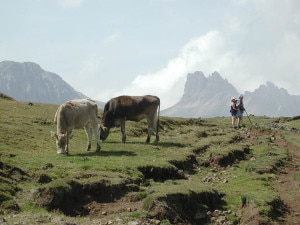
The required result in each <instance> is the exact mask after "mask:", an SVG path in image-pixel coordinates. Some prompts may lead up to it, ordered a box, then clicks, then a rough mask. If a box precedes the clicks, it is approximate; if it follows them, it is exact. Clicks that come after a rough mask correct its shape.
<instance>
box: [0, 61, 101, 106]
mask: <svg viewBox="0 0 300 225" xmlns="http://www.w3.org/2000/svg"><path fill="white" fill-rule="evenodd" d="M0 92H2V93H4V94H6V95H8V96H10V97H12V98H14V99H16V100H18V101H30V102H42V103H50V104H61V103H63V102H66V101H68V100H70V99H76V98H88V97H87V96H86V95H84V94H82V93H80V92H78V91H76V90H74V88H72V87H71V86H70V85H69V84H68V83H67V82H65V81H64V80H63V79H62V78H61V77H60V76H58V75H57V74H55V73H51V72H47V71H45V70H43V69H42V68H41V67H40V66H39V65H38V64H36V63H32V62H24V63H19V62H13V61H3V62H0ZM97 103H98V105H101V106H103V105H104V103H102V102H99V101H97Z"/></svg>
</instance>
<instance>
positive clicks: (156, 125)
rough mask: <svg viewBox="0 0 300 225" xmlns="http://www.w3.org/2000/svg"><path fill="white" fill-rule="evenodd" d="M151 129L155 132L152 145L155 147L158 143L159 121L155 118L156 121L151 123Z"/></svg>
mask: <svg viewBox="0 0 300 225" xmlns="http://www.w3.org/2000/svg"><path fill="white" fill-rule="evenodd" d="M153 127H154V130H155V132H156V133H155V141H154V144H155V145H157V143H158V141H159V134H158V130H159V119H158V118H156V121H155V122H154V123H153Z"/></svg>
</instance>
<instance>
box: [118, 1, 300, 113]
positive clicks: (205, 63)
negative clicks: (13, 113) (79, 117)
mask: <svg viewBox="0 0 300 225" xmlns="http://www.w3.org/2000/svg"><path fill="white" fill-rule="evenodd" d="M239 2H240V3H243V4H244V1H239ZM255 3H256V11H255V13H254V14H253V16H251V17H248V16H247V15H239V16H233V15H228V17H227V19H226V21H225V23H224V25H223V27H220V28H219V29H218V30H213V31H209V32H207V33H206V34H204V35H202V36H200V37H198V38H195V39H193V40H191V41H190V42H189V43H187V44H186V45H185V46H183V48H182V49H181V50H180V52H179V54H178V56H177V57H176V58H173V59H171V60H169V62H168V63H167V65H166V66H165V67H164V68H162V69H160V70H159V71H156V72H153V73H148V74H140V75H138V76H137V77H136V78H135V79H134V80H133V81H132V83H131V84H130V86H128V87H126V88H124V89H123V90H122V91H120V92H118V94H124V93H125V94H134V95H140V94H141V95H142V94H156V95H158V96H159V97H160V98H161V99H162V108H167V107H169V106H172V105H174V104H175V103H177V102H178V101H179V100H180V97H181V96H182V94H183V89H184V81H185V78H186V75H187V73H193V72H195V71H197V70H199V71H202V72H204V74H206V75H209V74H211V73H212V72H214V71H218V72H220V74H221V75H222V76H223V78H226V79H227V80H228V81H229V82H230V83H232V84H233V85H234V86H235V87H236V88H237V89H238V91H240V92H241V93H242V92H244V91H253V90H254V89H256V88H258V87H259V85H261V84H264V83H265V82H267V81H271V82H274V83H275V85H277V86H279V87H282V88H286V89H287V90H288V91H289V93H290V94H300V93H299V90H298V85H297V83H298V84H299V82H300V76H299V73H300V66H299V63H297V61H298V60H299V57H298V55H299V52H300V38H299V31H298V30H299V29H296V28H297V27H299V25H300V24H299V22H300V20H299V16H298V14H299V13H298V12H297V11H299V10H298V9H299V7H298V9H296V10H294V9H293V7H292V5H289V6H284V4H285V3H284V1H276V2H275V5H276V7H274V6H272V4H273V1H255ZM281 6H283V9H284V10H282V11H280V9H281ZM279 12H281V13H279ZM297 13H298V14H297ZM278 15H280V16H278Z"/></svg>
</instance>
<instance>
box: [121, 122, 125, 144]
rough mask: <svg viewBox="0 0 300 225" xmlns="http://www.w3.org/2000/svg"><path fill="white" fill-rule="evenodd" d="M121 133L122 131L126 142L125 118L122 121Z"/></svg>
mask: <svg viewBox="0 0 300 225" xmlns="http://www.w3.org/2000/svg"><path fill="white" fill-rule="evenodd" d="M120 125H121V133H122V142H123V143H125V142H126V132H125V119H124V120H121V121H120Z"/></svg>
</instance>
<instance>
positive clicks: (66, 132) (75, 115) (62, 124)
mask: <svg viewBox="0 0 300 225" xmlns="http://www.w3.org/2000/svg"><path fill="white" fill-rule="evenodd" d="M97 112H98V106H97V104H96V103H95V102H94V101H93V100H91V99H76V100H71V101H68V102H66V103H64V104H62V105H60V106H59V107H58V109H57V111H56V113H55V117H54V123H55V124H56V125H57V133H54V132H53V131H51V133H52V136H53V137H55V138H56V146H57V153H59V154H64V153H65V154H68V147H69V139H70V137H72V131H73V129H80V128H84V129H85V132H86V134H87V138H88V143H87V148H86V150H87V151H89V150H90V149H91V140H92V131H94V134H95V136H96V140H97V148H96V152H99V151H100V142H101V141H100V130H99V127H98V115H97Z"/></svg>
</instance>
